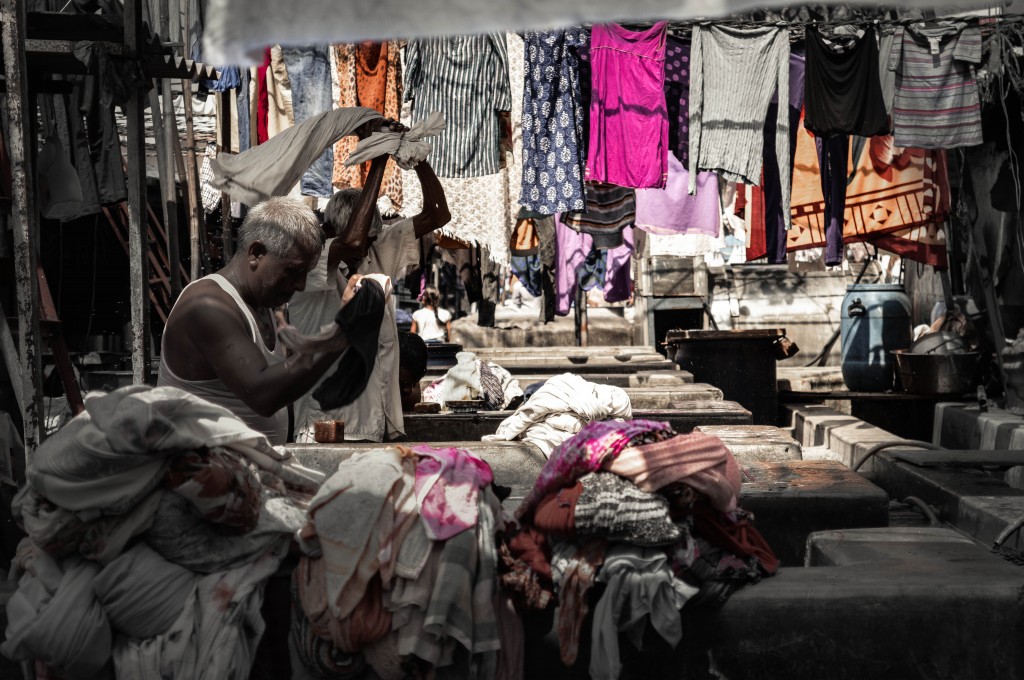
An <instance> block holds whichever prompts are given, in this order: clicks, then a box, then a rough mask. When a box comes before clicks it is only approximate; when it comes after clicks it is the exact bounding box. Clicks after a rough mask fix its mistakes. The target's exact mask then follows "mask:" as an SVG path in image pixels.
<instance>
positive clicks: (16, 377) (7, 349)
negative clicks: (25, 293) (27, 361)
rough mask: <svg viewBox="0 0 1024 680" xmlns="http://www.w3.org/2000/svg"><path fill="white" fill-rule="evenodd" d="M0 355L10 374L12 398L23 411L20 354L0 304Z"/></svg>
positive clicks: (23, 396) (19, 409) (23, 398)
mask: <svg viewBox="0 0 1024 680" xmlns="http://www.w3.org/2000/svg"><path fill="white" fill-rule="evenodd" d="M0 355H3V358H4V366H5V367H6V368H7V375H9V376H10V378H11V385H12V386H13V387H14V398H15V399H16V400H17V402H18V411H20V412H21V413H25V394H24V390H22V389H21V384H22V383H21V363H20V362H19V361H18V357H19V356H20V354H19V353H18V346H17V345H16V344H14V336H13V335H12V334H11V328H10V326H8V325H7V315H6V314H5V313H4V306H3V305H2V304H0Z"/></svg>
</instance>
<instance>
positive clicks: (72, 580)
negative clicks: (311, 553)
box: [0, 386, 324, 680]
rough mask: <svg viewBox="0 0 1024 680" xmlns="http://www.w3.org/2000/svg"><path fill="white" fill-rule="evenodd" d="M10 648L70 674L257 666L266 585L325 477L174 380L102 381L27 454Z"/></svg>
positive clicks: (220, 674)
mask: <svg viewBox="0 0 1024 680" xmlns="http://www.w3.org/2000/svg"><path fill="white" fill-rule="evenodd" d="M27 477H28V483H27V484H26V486H25V487H24V488H23V489H21V490H20V491H19V493H18V495H17V497H16V498H15V501H14V503H13V506H12V510H13V512H14V515H15V518H16V520H17V521H18V523H19V524H20V526H22V527H23V528H24V530H25V531H26V532H27V534H28V537H27V538H25V539H24V540H22V542H21V543H20V545H19V546H18V551H17V555H16V558H15V563H14V565H13V566H12V577H13V578H16V579H17V580H18V589H17V591H16V592H15V593H14V595H13V596H12V597H11V599H10V600H9V602H8V604H7V618H8V627H7V631H6V640H5V641H4V642H3V645H2V646H0V651H2V652H3V653H4V654H5V655H6V656H8V657H9V658H12V659H16V660H22V661H34V662H35V663H36V664H37V666H38V665H40V664H42V665H44V667H45V668H46V669H47V672H50V671H53V672H56V673H57V674H59V675H60V676H61V677H69V678H93V677H97V678H112V677H119V678H155V677H159V678H209V679H210V680H223V679H224V678H238V679H241V680H244V679H245V678H247V677H248V676H249V672H250V669H251V666H252V663H253V657H254V654H255V651H256V646H257V644H258V642H259V639H260V637H261V635H262V633H263V630H264V622H263V620H262V618H261V616H260V607H261V605H262V602H263V586H264V584H265V582H266V581H267V579H268V578H269V577H270V576H271V575H273V574H274V572H275V571H276V570H277V569H278V567H279V566H280V564H281V562H282V559H283V558H284V557H285V555H286V554H287V552H288V547H289V544H290V543H291V541H292V539H293V536H294V534H295V532H296V531H297V530H298V529H300V528H301V527H302V526H303V522H304V521H305V517H306V506H307V503H308V501H309V499H310V498H311V496H312V494H313V493H314V492H315V491H316V489H317V488H318V487H319V486H320V484H321V483H322V482H323V480H324V475H322V474H321V473H319V472H317V471H314V470H308V469H305V468H303V467H301V466H299V465H297V464H295V462H294V461H293V460H292V459H291V458H290V457H288V456H287V455H286V454H283V453H281V452H279V451H277V450H275V449H274V448H273V447H271V446H270V444H269V443H268V442H267V439H266V437H265V436H263V435H262V434H260V433H258V432H255V431H253V430H251V429H249V428H248V427H247V426H246V425H245V424H244V423H242V422H241V421H240V420H238V419H237V418H235V417H234V416H233V415H232V414H231V413H230V412H229V411H228V410H226V409H224V408H221V407H219V406H215V405H213V404H210V403H208V402H205V401H203V400H201V399H198V398H196V397H193V396H192V395H190V394H188V393H186V392H183V391H181V390H178V389H175V388H172V387H157V388H149V387H146V386H132V387H125V388H122V389H119V390H116V391H114V392H110V393H91V394H89V395H88V396H87V397H86V399H85V412H84V413H82V414H81V415H79V416H78V417H76V418H74V419H73V420H72V421H71V422H69V423H68V424H67V425H65V426H64V427H63V428H62V429H61V430H59V431H58V432H57V433H56V434H55V435H54V436H52V437H51V438H49V439H47V440H46V441H45V442H44V443H43V445H42V446H40V447H39V449H38V450H37V451H36V452H35V453H34V454H33V455H32V456H31V457H29V459H28V470H27Z"/></svg>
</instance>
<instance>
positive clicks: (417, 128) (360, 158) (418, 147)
mask: <svg viewBox="0 0 1024 680" xmlns="http://www.w3.org/2000/svg"><path fill="white" fill-rule="evenodd" d="M444 126H445V120H444V114H442V113H441V112H440V111H434V112H433V113H431V114H430V115H429V116H428V117H427V118H425V119H424V120H421V121H420V122H418V123H416V124H415V125H413V126H412V128H411V129H410V130H409V131H408V132H374V133H373V134H372V135H370V136H369V137H367V138H366V139H364V140H362V141H361V142H359V144H357V145H356V148H355V149H354V150H353V151H352V153H351V154H349V157H348V160H346V161H345V165H346V166H348V167H352V166H353V165H359V164H360V163H365V162H366V161H368V160H372V159H374V158H377V157H378V156H383V155H384V154H390V155H391V157H392V158H394V159H395V163H397V164H398V167H400V168H402V169H403V170H412V169H413V167H415V166H416V164H417V163H419V162H420V161H423V160H426V158H427V156H429V155H430V152H431V151H433V147H431V146H430V144H428V143H427V142H424V141H423V138H424V137H436V136H437V135H439V134H441V133H442V132H443V131H444Z"/></svg>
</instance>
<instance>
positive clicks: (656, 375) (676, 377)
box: [420, 371, 693, 389]
mask: <svg viewBox="0 0 1024 680" xmlns="http://www.w3.org/2000/svg"><path fill="white" fill-rule="evenodd" d="M569 372H570V373H573V374H575V375H578V376H579V377H581V378H583V379H584V380H586V381H587V382H592V383H594V384H596V385H613V386H615V387H622V388H626V387H678V386H680V385H690V384H693V374H692V373H690V372H689V371H637V372H636V373H580V372H577V371H569ZM509 373H511V374H512V377H514V378H515V379H516V380H518V381H519V386H520V387H522V388H524V389H525V388H526V387H527V386H528V385H532V384H533V383H538V382H544V381H545V380H550V379H551V378H553V377H555V376H556V375H562V374H563V373H566V371H558V372H539V373H520V372H517V371H509ZM439 377H442V376H438V375H428V376H427V377H425V378H423V380H421V381H420V386H421V387H423V388H426V387H429V386H430V385H432V384H433V383H434V382H435V381H436V380H438V378H439Z"/></svg>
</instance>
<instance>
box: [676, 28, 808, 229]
mask: <svg viewBox="0 0 1024 680" xmlns="http://www.w3.org/2000/svg"><path fill="white" fill-rule="evenodd" d="M776 93H777V94H778V100H779V101H783V102H785V101H789V32H788V31H785V30H783V29H781V28H776V27H774V26H761V27H757V28H735V27H733V26H708V27H704V26H701V25H696V26H694V27H693V43H692V45H691V47H690V130H689V132H690V162H689V168H688V170H689V172H690V180H689V186H688V190H689V192H690V195H694V194H696V193H697V177H698V175H699V171H700V170H710V171H713V172H717V173H718V174H719V177H721V178H724V179H725V180H728V181H739V182H745V183H747V184H752V185H755V186H758V185H760V184H761V167H762V166H763V165H764V161H763V154H762V152H763V151H764V126H765V122H766V119H767V117H768V105H769V104H770V103H771V100H772V95H774V94H776ZM769 122H770V121H769ZM774 124H775V155H776V157H777V159H778V164H779V177H780V182H779V184H780V189H781V196H782V214H783V215H784V216H785V220H786V227H787V228H789V224H790V220H789V196H790V181H791V179H792V172H791V171H790V170H791V169H790V166H789V160H788V159H789V157H790V155H789V134H790V131H789V107H787V106H780V107H778V112H777V115H776V119H775V121H774Z"/></svg>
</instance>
